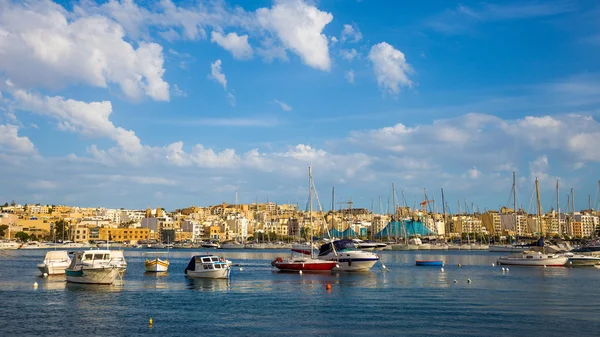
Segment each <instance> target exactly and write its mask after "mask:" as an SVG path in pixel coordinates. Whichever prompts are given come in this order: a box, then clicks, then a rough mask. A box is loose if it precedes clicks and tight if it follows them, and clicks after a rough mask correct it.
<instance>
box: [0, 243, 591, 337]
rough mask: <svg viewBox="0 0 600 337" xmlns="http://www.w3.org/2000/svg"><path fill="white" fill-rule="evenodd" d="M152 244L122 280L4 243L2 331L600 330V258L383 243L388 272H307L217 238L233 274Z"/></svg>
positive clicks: (0, 255) (136, 253) (131, 253)
mask: <svg viewBox="0 0 600 337" xmlns="http://www.w3.org/2000/svg"><path fill="white" fill-rule="evenodd" d="M145 251H146V252H151V250H142V249H132V250H126V251H125V256H126V258H127V262H128V268H127V274H126V275H125V276H124V278H123V281H122V283H120V284H117V285H111V286H91V285H75V284H67V283H66V282H65V278H64V276H51V277H47V278H43V277H41V276H40V272H39V271H38V269H37V268H36V264H37V263H40V262H41V261H42V260H43V257H44V254H45V252H46V251H45V250H28V251H24V250H17V251H0V300H1V303H2V314H1V315H0V336H19V335H23V336H25V335H39V336H42V335H43V336H66V335H74V336H79V335H81V336H138V335H161V336H199V335H216V336H254V335H267V336H269V335H279V336H316V335H330V336H335V335H338V336H339V335H344V336H355V335H363V336H374V335H380V336H398V335H421V336H526V335H540V336H543V335H545V336H576V335H597V334H598V333H599V331H600V291H599V289H600V269H598V268H537V267H510V270H509V271H508V272H506V271H504V272H503V271H502V268H501V267H497V266H496V267H492V263H495V262H496V259H497V258H498V256H499V254H498V253H489V252H484V251H470V252H465V251H445V252H439V251H430V252H419V251H413V252H396V251H382V252H378V254H379V255H380V256H381V259H382V262H383V264H385V266H386V267H387V268H389V272H384V271H382V270H381V269H380V268H379V267H378V266H379V265H376V266H375V267H373V269H372V270H371V271H370V272H366V273H337V272H334V273H331V274H307V273H305V274H303V275H300V274H295V273H280V272H276V271H274V270H273V269H272V268H271V265H270V262H271V261H272V260H273V259H274V258H275V257H277V256H285V255H286V254H288V253H287V252H286V251H276V250H264V251H249V250H238V251H234V250H230V251H227V250H216V251H215V250H213V251H211V252H213V253H216V254H219V255H222V256H225V257H226V258H227V259H229V260H231V261H233V263H234V267H233V270H232V273H231V279H230V280H202V279H194V280H191V279H187V278H186V277H185V276H184V268H185V266H186V265H187V263H188V261H189V259H190V257H191V256H193V255H194V254H198V253H205V252H206V250H172V251H171V252H170V257H169V260H170V261H171V265H170V267H169V272H168V273H167V274H164V275H156V274H148V273H144V266H143V262H144V259H145V257H143V256H142V253H143V252H145ZM419 259H425V260H427V259H441V260H443V261H444V262H445V266H444V267H443V268H444V271H442V270H441V269H440V268H439V267H417V266H415V260H419ZM459 264H460V266H459ZM469 280H470V282H469ZM455 281H456V282H455ZM34 282H37V283H38V285H39V286H38V288H37V289H34V287H33V283H34ZM327 284H330V285H331V289H330V290H327V287H326V286H327ZM150 319H152V321H153V324H152V325H149V320H150Z"/></svg>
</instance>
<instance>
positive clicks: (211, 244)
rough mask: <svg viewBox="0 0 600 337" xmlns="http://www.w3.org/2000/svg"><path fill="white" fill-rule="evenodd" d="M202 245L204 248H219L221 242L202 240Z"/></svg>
mask: <svg viewBox="0 0 600 337" xmlns="http://www.w3.org/2000/svg"><path fill="white" fill-rule="evenodd" d="M200 245H201V246H202V248H212V249H218V248H219V244H218V243H217V242H210V241H207V242H202V243H201V244H200Z"/></svg>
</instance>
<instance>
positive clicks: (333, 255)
mask: <svg viewBox="0 0 600 337" xmlns="http://www.w3.org/2000/svg"><path fill="white" fill-rule="evenodd" d="M317 258H318V259H320V260H325V261H335V262H337V264H338V266H336V267H335V269H334V270H339V271H367V270H369V269H371V267H373V266H374V265H375V263H377V261H379V256H377V254H374V253H372V252H365V251H362V250H359V249H357V248H356V246H355V242H354V240H348V239H343V240H336V241H333V242H329V243H326V244H324V245H322V246H321V249H320V250H319V255H318V256H317Z"/></svg>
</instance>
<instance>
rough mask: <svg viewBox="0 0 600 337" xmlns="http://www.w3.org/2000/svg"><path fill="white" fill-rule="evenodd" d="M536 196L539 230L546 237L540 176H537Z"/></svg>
mask: <svg viewBox="0 0 600 337" xmlns="http://www.w3.org/2000/svg"><path fill="white" fill-rule="evenodd" d="M535 198H536V201H537V218H538V230H539V232H540V236H541V237H544V228H543V226H542V217H541V215H542V214H541V213H542V204H541V203H540V184H539V181H538V178H537V177H535Z"/></svg>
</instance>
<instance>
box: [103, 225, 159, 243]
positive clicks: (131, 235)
mask: <svg viewBox="0 0 600 337" xmlns="http://www.w3.org/2000/svg"><path fill="white" fill-rule="evenodd" d="M99 239H100V240H102V241H109V240H110V241H116V242H137V241H140V240H149V239H150V229H148V228H100V229H99Z"/></svg>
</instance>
